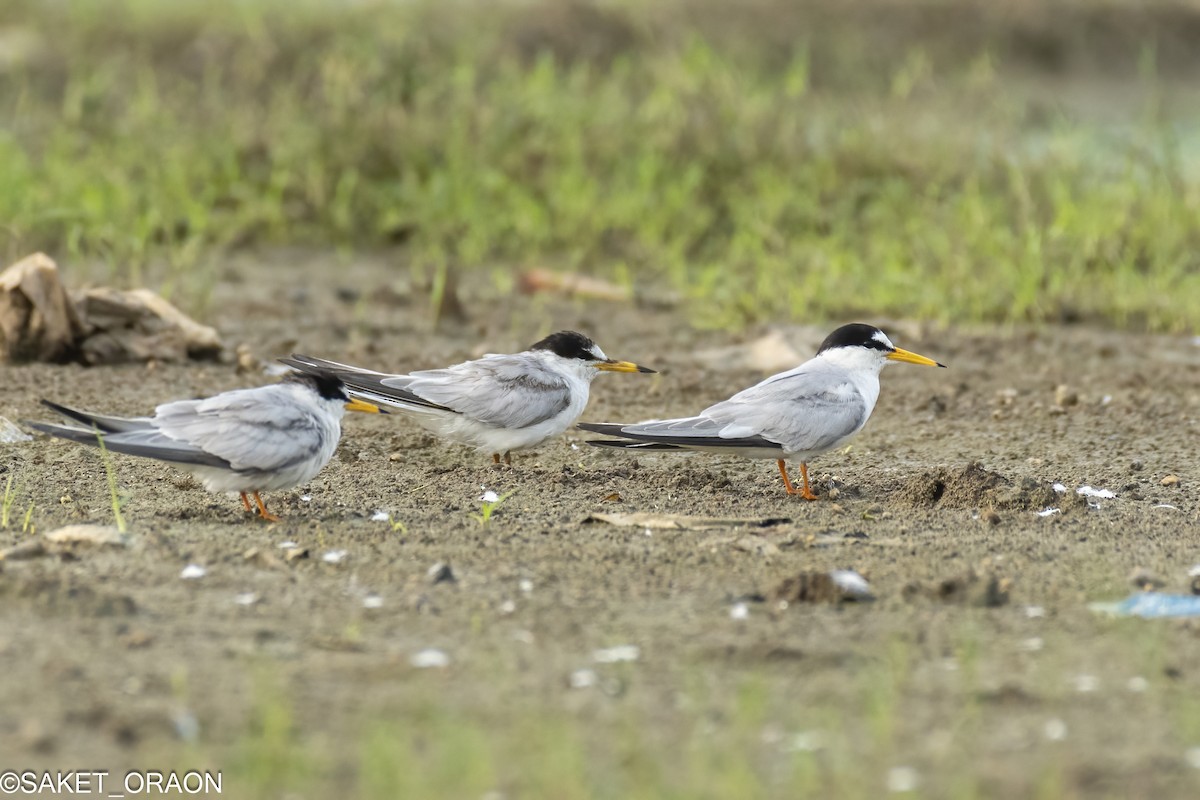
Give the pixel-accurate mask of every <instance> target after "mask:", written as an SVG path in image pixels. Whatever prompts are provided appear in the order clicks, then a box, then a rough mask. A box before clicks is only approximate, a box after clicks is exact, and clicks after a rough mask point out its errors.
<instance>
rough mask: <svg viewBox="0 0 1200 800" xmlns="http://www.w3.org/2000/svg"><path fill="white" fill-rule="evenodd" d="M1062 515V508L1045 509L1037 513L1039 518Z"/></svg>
mask: <svg viewBox="0 0 1200 800" xmlns="http://www.w3.org/2000/svg"><path fill="white" fill-rule="evenodd" d="M1061 513H1062V509H1061V508H1043V509H1042V510H1041V511H1039V512H1037V515H1038V516H1039V517H1052V516H1054V515H1055V514H1061Z"/></svg>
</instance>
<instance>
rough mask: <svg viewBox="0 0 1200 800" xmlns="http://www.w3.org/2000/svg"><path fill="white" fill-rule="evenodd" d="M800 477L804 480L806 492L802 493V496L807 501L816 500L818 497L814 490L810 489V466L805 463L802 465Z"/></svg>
mask: <svg viewBox="0 0 1200 800" xmlns="http://www.w3.org/2000/svg"><path fill="white" fill-rule="evenodd" d="M800 477H801V478H803V479H804V491H802V492H801V493H800V496H801V497H803V498H804V499H805V500H816V499H817V496H816V495H815V494H813V492H812V489H810V488H808V464H805V463H804V462H801V463H800Z"/></svg>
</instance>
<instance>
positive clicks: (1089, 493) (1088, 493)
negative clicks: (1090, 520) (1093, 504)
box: [1075, 486, 1116, 500]
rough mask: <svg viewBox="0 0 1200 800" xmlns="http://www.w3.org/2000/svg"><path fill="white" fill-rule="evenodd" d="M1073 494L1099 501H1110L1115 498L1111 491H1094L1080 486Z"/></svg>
mask: <svg viewBox="0 0 1200 800" xmlns="http://www.w3.org/2000/svg"><path fill="white" fill-rule="evenodd" d="M1075 494H1081V495H1083V496H1084V497H1098V498H1100V499H1101V500H1111V499H1112V498H1114V497H1116V495H1115V494H1113V492H1112V490H1111V489H1096V488H1094V487H1092V486H1080V487H1079V488H1078V489H1076V490H1075Z"/></svg>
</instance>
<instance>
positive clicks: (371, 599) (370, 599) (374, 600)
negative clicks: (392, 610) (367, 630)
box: [363, 592, 383, 608]
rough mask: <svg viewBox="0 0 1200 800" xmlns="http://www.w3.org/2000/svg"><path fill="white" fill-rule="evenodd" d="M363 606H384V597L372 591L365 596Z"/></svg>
mask: <svg viewBox="0 0 1200 800" xmlns="http://www.w3.org/2000/svg"><path fill="white" fill-rule="evenodd" d="M363 608H383V598H382V597H380V596H379V595H377V594H375V593H373V592H372V593H371V594H369V595H367V596H366V597H364V598H363Z"/></svg>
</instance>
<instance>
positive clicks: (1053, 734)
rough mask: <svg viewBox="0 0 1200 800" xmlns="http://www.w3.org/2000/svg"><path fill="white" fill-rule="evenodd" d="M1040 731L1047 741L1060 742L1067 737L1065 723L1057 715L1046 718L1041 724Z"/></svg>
mask: <svg viewBox="0 0 1200 800" xmlns="http://www.w3.org/2000/svg"><path fill="white" fill-rule="evenodd" d="M1042 733H1043V735H1045V737H1046V739H1047V740H1048V741H1051V742H1061V741H1062V740H1063V739H1066V738H1067V723H1065V722H1063V721H1062V720H1061V719H1059V718H1058V717H1054V718H1053V719H1048V720H1046V724H1045V725H1043V726H1042Z"/></svg>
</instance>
